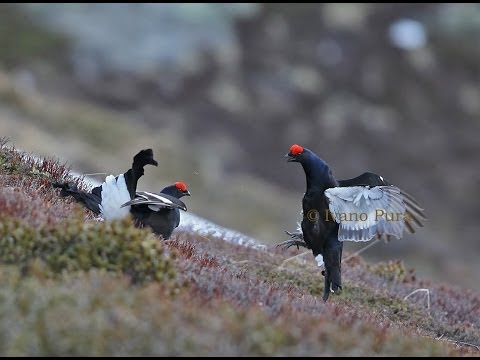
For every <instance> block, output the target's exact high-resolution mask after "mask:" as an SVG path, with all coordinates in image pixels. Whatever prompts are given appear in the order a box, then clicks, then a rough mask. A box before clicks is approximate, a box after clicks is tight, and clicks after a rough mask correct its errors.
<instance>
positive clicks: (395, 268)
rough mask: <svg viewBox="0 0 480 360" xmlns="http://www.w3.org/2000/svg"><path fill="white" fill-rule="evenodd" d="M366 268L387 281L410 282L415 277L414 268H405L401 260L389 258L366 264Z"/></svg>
mask: <svg viewBox="0 0 480 360" xmlns="http://www.w3.org/2000/svg"><path fill="white" fill-rule="evenodd" d="M367 270H369V271H371V272H373V273H374V274H377V275H379V276H381V277H382V278H384V279H387V280H389V281H398V282H410V281H412V280H414V279H415V274H414V273H415V269H407V268H406V267H405V264H404V263H403V261H402V260H390V261H386V262H379V263H377V264H373V265H368V266H367Z"/></svg>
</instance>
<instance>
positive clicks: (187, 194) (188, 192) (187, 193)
mask: <svg viewBox="0 0 480 360" xmlns="http://www.w3.org/2000/svg"><path fill="white" fill-rule="evenodd" d="M184 195H185V196H192V194H190V191H188V190H187V192H186V193H184Z"/></svg>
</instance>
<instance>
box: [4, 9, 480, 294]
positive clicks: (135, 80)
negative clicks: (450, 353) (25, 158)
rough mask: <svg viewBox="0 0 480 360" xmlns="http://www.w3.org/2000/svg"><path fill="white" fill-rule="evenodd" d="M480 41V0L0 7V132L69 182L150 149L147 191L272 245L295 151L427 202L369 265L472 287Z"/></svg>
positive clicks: (288, 206)
mask: <svg viewBox="0 0 480 360" xmlns="http://www.w3.org/2000/svg"><path fill="white" fill-rule="evenodd" d="M479 39H480V6H479V5H475V4H470V5H465V4H463V5H452V4H440V5H438V4H401V5H398V4H397V5H385V4H384V5H378V4H375V5H372V4H308V5H292V4H265V5H258V4H228V5H227V4H223V5H222V4H216V5H212V4H193V5H191V4H190V5H184V4H183V5H182V4H116V5H107V4H68V5H66V4H23V5H11V4H8V5H6V4H2V5H0V135H1V136H7V137H9V138H10V140H11V143H13V144H14V145H15V146H16V147H18V148H21V149H24V150H26V151H28V152H33V153H36V154H39V155H42V156H50V157H57V158H60V160H62V161H64V162H68V163H69V164H70V165H71V166H72V167H73V169H74V170H76V171H78V172H80V173H96V172H105V171H107V172H108V174H110V173H113V174H118V173H120V172H123V171H125V170H126V169H127V168H128V167H129V166H130V163H131V159H132V156H133V155H134V154H135V153H136V152H137V151H138V150H140V149H143V148H147V147H152V148H153V150H154V153H155V156H156V159H157V160H158V161H159V163H160V166H159V167H158V168H149V169H148V170H147V171H146V176H145V177H144V178H142V180H141V183H140V184H139V188H140V189H141V190H146V189H149V190H157V191H159V190H160V189H161V188H162V187H163V186H165V185H166V184H168V183H171V182H173V181H178V180H181V181H184V182H185V183H187V184H188V186H189V188H190V191H191V192H192V194H193V196H192V198H189V199H188V206H189V210H190V211H191V212H193V213H195V214H198V215H200V216H203V217H205V218H207V219H210V220H212V221H214V222H216V223H219V224H221V225H224V226H228V227H231V228H234V229H237V230H240V231H242V232H244V233H246V234H248V235H251V236H253V237H255V238H257V239H258V241H260V242H262V243H266V244H273V243H277V242H280V241H282V240H284V239H285V236H284V233H283V230H285V229H289V230H293V229H294V228H295V227H296V222H297V220H298V219H299V218H300V210H301V197H302V195H303V192H304V191H305V179H304V174H303V170H302V169H301V167H300V166H299V165H298V164H287V163H286V162H285V159H284V157H283V156H284V154H285V153H286V152H287V151H288V148H289V147H290V145H291V144H293V143H298V144H301V145H303V146H306V147H308V148H310V149H312V150H313V151H315V152H316V153H318V154H319V155H320V156H321V157H323V158H324V159H325V160H326V161H327V162H328V163H329V164H330V165H331V167H332V170H333V172H334V175H335V176H336V177H337V178H339V179H344V178H351V177H354V176H357V175H359V174H361V173H362V172H364V171H367V170H368V171H373V172H376V173H379V174H381V175H382V176H383V177H385V178H386V179H387V180H389V181H390V182H392V183H394V184H396V185H398V186H400V187H401V188H403V189H405V190H406V191H407V192H409V193H411V194H412V195H414V196H415V197H416V198H417V199H418V201H419V202H420V203H421V204H423V205H424V207H425V209H426V213H427V214H428V216H429V221H428V222H427V226H426V228H424V229H420V230H419V231H418V233H417V234H415V236H406V237H405V238H404V239H402V240H398V241H395V240H394V241H392V242H391V243H389V244H380V245H377V247H375V248H373V249H372V250H370V251H369V252H368V253H367V254H366V257H367V258H368V257H370V258H371V259H383V260H384V259H391V258H402V259H404V260H405V262H406V264H407V265H408V266H412V267H415V268H416V269H417V273H418V274H419V275H420V276H429V277H434V278H437V279H441V280H444V281H446V282H450V283H455V284H458V285H462V286H467V287H472V288H475V289H477V290H478V289H480V281H479V280H478V279H479V278H480V261H479V256H480V239H479V233H480V225H479V221H478V217H479V216H480V205H479V199H480V170H479V165H480V161H479V160H480V43H479ZM98 179H99V180H101V179H103V176H99V177H98ZM355 248H356V245H355V244H347V245H346V250H354V249H355Z"/></svg>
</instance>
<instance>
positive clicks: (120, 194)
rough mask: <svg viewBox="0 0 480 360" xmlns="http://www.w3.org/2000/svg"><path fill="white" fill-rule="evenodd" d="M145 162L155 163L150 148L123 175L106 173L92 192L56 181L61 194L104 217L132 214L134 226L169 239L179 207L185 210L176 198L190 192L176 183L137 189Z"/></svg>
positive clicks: (177, 219) (137, 156) (136, 157)
mask: <svg viewBox="0 0 480 360" xmlns="http://www.w3.org/2000/svg"><path fill="white" fill-rule="evenodd" d="M145 165H154V166H157V165H158V163H157V161H155V160H154V158H153V151H152V149H146V150H142V151H140V152H139V153H138V154H137V155H135V156H134V158H133V164H132V167H131V169H129V170H128V171H127V172H125V173H124V174H120V175H118V176H116V177H115V176H113V175H109V176H107V177H106V179H105V181H104V182H103V184H102V185H100V186H97V187H95V188H93V189H92V191H91V192H85V191H81V190H78V189H77V187H76V186H75V185H73V184H68V183H55V184H53V185H54V186H55V187H59V188H61V189H62V190H61V192H60V195H61V196H73V197H74V198H75V199H76V200H77V201H79V202H81V203H83V204H84V205H85V207H87V208H88V209H90V210H91V211H93V212H94V213H96V214H98V215H101V216H102V217H103V218H104V219H106V220H110V219H120V218H123V217H125V216H128V214H132V216H133V218H134V221H135V224H136V225H137V226H145V225H146V226H150V227H151V228H152V229H153V231H154V232H155V233H156V234H159V235H162V237H163V238H164V239H168V238H169V237H170V235H171V233H172V231H173V229H175V228H176V227H177V226H178V224H179V222H180V213H179V210H178V209H182V210H184V211H186V210H187V207H186V206H185V204H184V203H183V202H182V201H180V200H179V199H180V198H181V197H182V196H184V195H188V196H189V195H190V193H189V192H188V190H187V188H186V186H185V184H183V183H176V184H175V185H171V186H168V187H166V188H165V189H163V190H162V191H161V192H160V193H158V194H156V193H150V192H137V191H136V189H137V183H138V179H140V177H141V176H143V175H144V167H145Z"/></svg>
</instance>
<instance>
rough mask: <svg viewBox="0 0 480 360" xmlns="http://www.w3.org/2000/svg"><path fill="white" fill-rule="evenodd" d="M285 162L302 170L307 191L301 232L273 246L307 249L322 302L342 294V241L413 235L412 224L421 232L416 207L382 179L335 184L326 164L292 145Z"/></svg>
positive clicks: (372, 177)
mask: <svg viewBox="0 0 480 360" xmlns="http://www.w3.org/2000/svg"><path fill="white" fill-rule="evenodd" d="M285 157H287V159H288V160H287V161H289V162H290V161H292V162H299V163H300V164H302V167H303V169H304V171H305V176H306V180H307V190H306V192H305V195H304V197H303V201H302V207H303V219H302V223H301V232H299V233H289V232H287V234H289V235H290V236H291V237H292V239H291V240H288V241H285V242H283V243H281V244H279V245H278V246H283V247H285V248H289V247H290V246H297V247H299V246H303V247H306V248H308V249H311V250H312V252H313V255H314V257H315V259H316V260H317V263H318V265H319V266H321V265H325V272H324V275H325V288H324V293H323V299H324V300H325V301H326V300H327V299H328V297H329V295H330V292H336V291H339V290H341V289H342V280H341V263H342V248H343V241H346V240H348V241H369V240H371V239H373V238H381V237H382V236H383V235H385V236H386V237H387V238H389V237H390V236H395V237H397V238H400V237H401V236H402V234H403V230H404V227H406V228H407V229H408V231H409V232H411V233H413V232H415V229H414V227H413V224H416V225H418V226H423V224H422V220H425V219H426V217H425V215H424V213H423V209H422V208H421V207H420V205H419V204H418V203H417V202H416V201H415V200H414V199H413V198H412V197H411V196H410V195H408V194H407V193H405V192H404V191H402V190H400V189H399V188H397V187H395V186H393V185H391V184H389V183H388V182H387V181H385V180H384V179H383V178H382V177H381V176H379V175H376V174H374V173H369V172H367V173H364V174H362V175H360V176H358V177H356V178H353V179H349V180H336V179H335V177H334V176H333V175H332V172H331V170H330V167H329V166H328V165H327V163H326V162H325V161H323V160H322V159H321V158H320V157H319V156H317V155H316V154H315V153H313V152H312V151H310V150H309V149H306V148H303V147H301V146H299V145H292V146H291V147H290V152H289V153H288V154H287V155H285Z"/></svg>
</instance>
